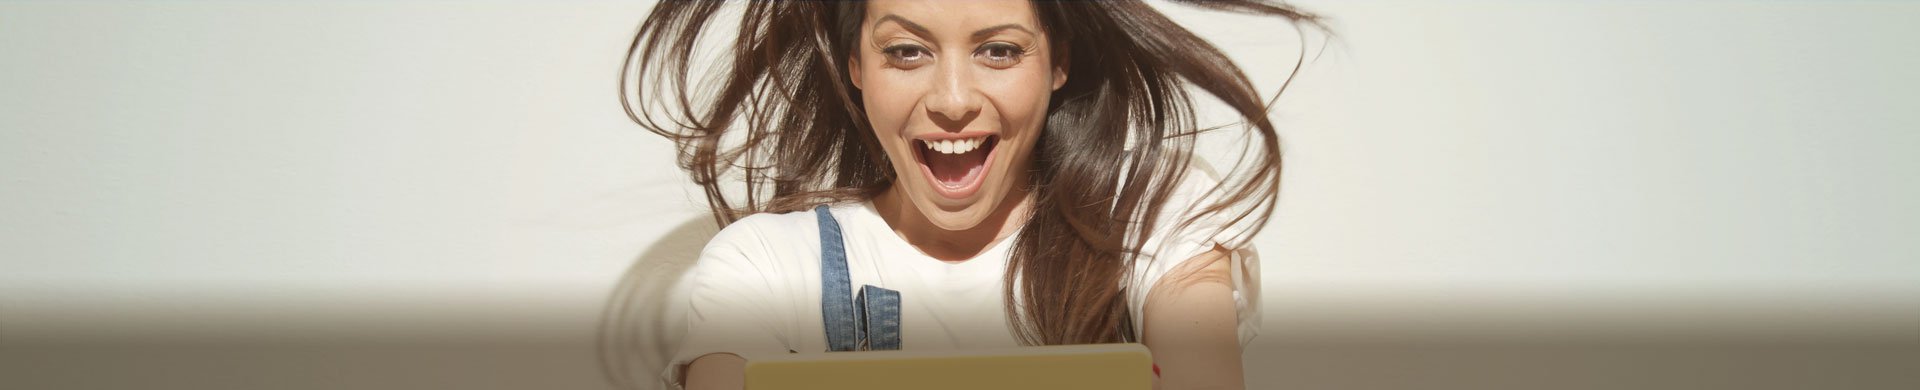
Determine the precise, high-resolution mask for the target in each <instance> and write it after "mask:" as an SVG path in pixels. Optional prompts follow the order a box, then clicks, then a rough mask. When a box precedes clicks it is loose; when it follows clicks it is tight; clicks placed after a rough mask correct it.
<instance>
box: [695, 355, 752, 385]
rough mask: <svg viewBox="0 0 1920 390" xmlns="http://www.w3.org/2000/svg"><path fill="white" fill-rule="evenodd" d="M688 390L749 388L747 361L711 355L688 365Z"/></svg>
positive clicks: (736, 356) (735, 356)
mask: <svg viewBox="0 0 1920 390" xmlns="http://www.w3.org/2000/svg"><path fill="white" fill-rule="evenodd" d="M685 378H686V380H687V383H686V388H687V390H741V389H745V388H746V387H747V359H745V358H741V357H740V355H735V354H731V353H709V354H706V355H701V356H700V358H698V359H693V362H692V363H687V375H686V376H685Z"/></svg>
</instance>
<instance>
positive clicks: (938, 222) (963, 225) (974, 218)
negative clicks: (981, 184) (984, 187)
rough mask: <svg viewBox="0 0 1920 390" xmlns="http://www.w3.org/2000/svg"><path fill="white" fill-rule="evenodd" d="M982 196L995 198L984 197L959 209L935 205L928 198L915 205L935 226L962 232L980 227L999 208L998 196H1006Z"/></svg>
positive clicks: (923, 198)
mask: <svg viewBox="0 0 1920 390" xmlns="http://www.w3.org/2000/svg"><path fill="white" fill-rule="evenodd" d="M981 195H993V196H982V197H981V199H978V200H976V201H974V202H972V203H968V204H965V205H960V206H958V208H952V207H955V206H951V205H940V204H935V203H936V202H935V201H933V200H929V199H928V198H926V197H921V198H920V199H916V200H915V203H918V206H919V208H920V210H921V213H922V214H925V215H926V216H927V220H928V221H930V222H933V225H934V226H938V227H940V229H942V230H950V231H962V230H968V229H973V228H975V227H978V226H980V223H981V222H983V221H986V220H987V217H988V216H991V215H993V211H994V209H995V208H997V206H999V203H1000V202H999V199H998V195H1004V194H981ZM935 196H937V195H935Z"/></svg>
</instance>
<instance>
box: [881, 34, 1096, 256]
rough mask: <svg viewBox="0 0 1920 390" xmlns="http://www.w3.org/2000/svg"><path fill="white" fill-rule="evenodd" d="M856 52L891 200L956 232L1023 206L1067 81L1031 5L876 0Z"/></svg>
mask: <svg viewBox="0 0 1920 390" xmlns="http://www.w3.org/2000/svg"><path fill="white" fill-rule="evenodd" d="M855 46H856V48H855V50H856V51H855V53H854V54H853V55H852V57H853V58H852V60H851V61H849V62H848V67H849V74H850V76H851V78H852V80H851V81H853V84H854V87H855V88H859V89H860V91H861V95H862V98H863V103H864V104H865V106H866V111H867V119H868V121H869V122H870V123H872V125H873V130H874V133H875V135H876V136H878V138H879V140H880V145H881V146H882V148H883V149H885V150H886V153H887V156H888V157H889V159H890V160H891V161H892V162H893V170H894V172H895V173H896V174H897V175H896V176H895V177H897V178H898V179H897V180H895V182H894V188H893V189H892V190H893V191H896V192H898V195H902V196H901V198H903V199H906V200H908V201H910V202H912V204H913V205H914V207H915V208H916V209H919V210H920V212H921V213H922V214H924V215H925V216H926V217H927V219H928V220H930V221H932V222H933V223H934V224H935V225H938V226H939V227H940V228H942V229H946V230H965V229H969V228H973V227H975V226H977V225H979V224H980V223H981V221H983V220H985V219H986V218H987V217H988V215H990V214H992V213H993V212H994V211H995V210H996V209H998V208H1000V207H1002V206H1006V205H1010V204H1011V203H1013V202H1018V201H1019V199H1008V198H1009V193H1012V192H1014V191H1015V190H1021V189H1022V188H1023V186H1025V185H1026V184H1027V183H1026V180H1027V169H1028V167H1029V166H1030V163H1029V161H1030V158H1031V157H1032V155H1033V145H1034V141H1035V140H1037V139H1039V135H1040V131H1041V127H1042V125H1043V124H1045V122H1046V112H1047V97H1048V95H1049V94H1050V93H1052V92H1053V90H1056V89H1059V88H1060V86H1061V85H1064V84H1065V83H1066V81H1067V78H1066V73H1065V71H1064V69H1063V68H1060V67H1056V64H1054V63H1052V60H1051V59H1052V56H1051V51H1052V50H1053V48H1052V47H1049V46H1048V44H1047V37H1046V35H1045V34H1044V33H1043V32H1042V31H1041V29H1040V23H1039V18H1038V17H1037V15H1035V14H1034V10H1033V6H1032V5H1031V4H1029V3H1028V1H1027V0H992V1H988V0H977V1H938V0H922V1H913V0H876V1H871V2H869V3H868V5H867V11H866V18H865V21H864V22H862V23H861V27H860V40H859V41H858V42H856V44H855ZM1020 193H1022V194H1024V190H1022V191H1020Z"/></svg>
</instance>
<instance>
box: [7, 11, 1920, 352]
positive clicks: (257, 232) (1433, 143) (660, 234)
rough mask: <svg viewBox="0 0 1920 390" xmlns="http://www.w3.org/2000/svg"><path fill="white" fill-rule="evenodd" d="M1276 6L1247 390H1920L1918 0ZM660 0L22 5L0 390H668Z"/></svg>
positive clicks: (1240, 45)
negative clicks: (1298, 20) (620, 387)
mask: <svg viewBox="0 0 1920 390" xmlns="http://www.w3.org/2000/svg"><path fill="white" fill-rule="evenodd" d="M1294 3H1295V4H1298V5H1300V6H1302V7H1305V8H1307V9H1309V10H1312V11H1315V12H1318V13H1321V14H1323V15H1325V16H1327V17H1329V18H1330V19H1329V23H1330V25H1331V26H1332V27H1333V32H1334V36H1333V37H1332V38H1331V39H1328V38H1327V37H1326V35H1325V34H1319V33H1316V32H1314V31H1307V32H1306V33H1305V35H1302V34H1301V32H1299V31H1296V30H1294V29H1293V28H1291V27H1289V26H1287V25H1285V24H1282V23H1279V22H1277V21H1273V20H1267V19H1259V18H1248V17H1240V16H1232V15H1222V14H1217V13H1208V12H1201V11H1196V10H1193V9H1190V8H1188V7H1183V6H1177V5H1167V4H1156V5H1158V6H1160V8H1162V9H1165V10H1167V11H1168V12H1169V13H1170V14H1171V15H1172V16H1173V17H1175V18H1176V19H1177V20H1180V21H1182V22H1184V23H1186V24H1187V25H1188V26H1190V27H1191V28H1193V29H1195V30H1196V31H1198V32H1200V33H1201V34H1202V35H1204V36H1206V37H1208V38H1210V39H1213V40H1214V42H1215V43H1217V44H1219V45H1221V46H1223V47H1224V48H1225V49H1226V50H1227V51H1228V52H1229V53H1231V54H1232V55H1233V56H1234V57H1235V58H1236V59H1237V60H1238V61H1240V63H1241V65H1242V66H1243V67H1245V68H1246V69H1247V70H1248V72H1249V73H1250V74H1251V76H1252V77H1253V78H1254V80H1255V81H1256V82H1257V83H1258V85H1259V86H1260V87H1261V88H1262V89H1263V90H1266V91H1272V90H1275V89H1277V88H1279V86H1280V83H1281V82H1283V81H1285V80H1286V77H1287V75H1288V74H1289V73H1290V72H1292V71H1293V70H1294V68H1295V60H1296V59H1297V58H1298V57H1299V56H1300V55H1301V54H1302V53H1305V54H1306V55H1307V56H1308V57H1309V59H1308V61H1307V63H1306V65H1305V67H1304V69H1302V70H1301V71H1300V73H1299V74H1298V76H1297V77H1296V78H1295V79H1294V81H1293V83H1292V84H1291V85H1290V86H1289V87H1288V89H1287V92H1286V94H1285V95H1283V97H1282V98H1281V101H1280V103H1279V105H1278V107H1277V108H1276V110H1275V117H1276V118H1277V120H1278V121H1279V123H1280V124H1281V127H1282V132H1283V136H1284V137H1285V138H1286V141H1285V142H1286V172H1285V183H1284V186H1285V188H1284V190H1283V193H1282V196H1281V202H1280V208H1279V210H1278V212H1277V214H1276V216H1275V218H1274V222H1273V224H1271V225H1269V226H1268V228H1267V229H1266V230H1265V231H1264V232H1263V233H1262V234H1261V235H1260V236H1259V237H1258V239H1257V240H1256V241H1255V242H1256V245H1257V246H1258V248H1259V250H1260V251H1261V253H1262V255H1263V260H1262V261H1263V263H1262V278H1263V280H1264V282H1263V284H1264V289H1263V302H1262V304H1263V305H1264V306H1263V308H1264V312H1265V314H1264V327H1263V328H1262V329H1263V330H1262V333H1261V336H1260V337H1259V338H1258V339H1256V340H1255V341H1254V344H1253V346H1252V347H1251V349H1249V350H1248V351H1247V353H1246V355H1245V356H1246V362H1245V364H1246V366H1247V373H1248V376H1249V388H1255V389H1269V388H1303V389H1436V388H1438V389H1485V388H1559V389H1614V388H1636V389H1647V388H1654V389H1700V388H1742V389H1807V388H1848V389H1914V388H1920V240H1916V239H1915V237H1920V202H1916V201H1915V199H1920V158H1915V157H1913V156H1912V154H1911V153H1913V151H1915V150H1920V110H1916V109H1915V107H1916V106H1920V93H1916V92H1915V91H1916V90H1917V89H1920V71H1916V70H1915V69H1920V50H1917V49H1916V48H1920V24H1916V23H1914V21H1915V20H1920V2H1902V1H1731V0H1716V1H1706V0H1700V1H1599V0H1594V1H1572V0H1563V1H1458V2H1454V1H1296V2H1294ZM650 4H651V3H650V2H646V1H558V2H534V1H471V2H454V1H335V2H322V1H262V2H234V1H58V2H46V1H10V0H9V1H0V388H9V389H37V388H46V389H90V388H134V387H138V388H144V389H188V388H196V389H204V388H278V389H323V388H454V387H459V388H466V389H512V388H546V389H563V388H573V389H605V388H613V387H614V386H615V385H616V384H619V383H644V384H650V383H651V382H650V381H651V377H650V376H651V375H652V374H653V371H655V370H657V368H653V367H651V366H650V365H651V364H657V363H656V360H657V357H656V356H654V355H653V352H650V351H652V350H657V349H659V348H660V347H661V345H662V343H663V342H664V341H662V340H671V339H672V338H673V335H674V332H677V331H679V330H678V329H676V328H675V327H674V326H672V323H673V321H672V319H673V318H675V317H674V316H675V309H676V308H675V307H673V306H672V305H671V304H668V303H669V302H672V301H673V299H672V298H673V294H674V293H675V291H676V290H675V283H676V282H677V281H678V280H679V279H678V271H681V270H684V269H685V266H686V261H688V260H691V259H690V258H689V256H691V255H692V254H693V253H697V251H698V249H699V247H700V246H701V245H703V244H704V241H705V237H706V236H708V235H711V234H712V231H713V229H714V228H713V227H712V225H711V222H709V221H708V220H707V216H706V215H707V214H706V212H705V211H704V207H705V204H704V203H702V201H701V199H700V198H699V195H698V189H697V187H694V186H692V185H691V184H690V183H689V182H688V180H686V178H685V176H684V175H683V174H682V173H681V172H680V171H678V170H677V169H675V168H674V166H673V156H674V152H673V150H672V145H671V144H670V143H668V142H667V141H665V140H664V139H662V138H659V137H657V136H654V135H652V134H650V133H647V132H646V131H644V130H642V129H641V128H639V127H638V126H635V125H633V124H631V123H630V122H628V121H627V119H626V117H625V116H624V115H623V114H622V112H621V109H620V106H619V104H618V102H617V100H616V99H617V95H616V89H615V86H616V83H615V77H616V76H617V74H618V70H619V66H620V64H621V61H622V54H624V51H625V49H626V45H627V44H628V41H629V40H630V39H631V37H632V36H631V34H632V33H633V31H634V29H635V27H636V26H637V25H638V22H639V20H640V19H641V18H642V17H643V16H644V15H645V13H646V12H647V10H648V8H649V7H650Z"/></svg>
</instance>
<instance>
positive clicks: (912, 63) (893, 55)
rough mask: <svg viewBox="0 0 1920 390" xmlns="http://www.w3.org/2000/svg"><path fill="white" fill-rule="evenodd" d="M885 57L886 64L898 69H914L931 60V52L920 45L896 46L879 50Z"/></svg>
mask: <svg viewBox="0 0 1920 390" xmlns="http://www.w3.org/2000/svg"><path fill="white" fill-rule="evenodd" d="M880 52H881V53H882V54H885V55H886V56H887V63H888V64H891V65H893V66H894V67H898V68H907V69H911V68H915V67H919V66H920V65H921V64H925V63H926V62H927V61H930V60H932V59H933V52H931V51H928V50H927V48H925V47H921V46H920V45H913V44H898V45H893V46H887V48H885V49H880Z"/></svg>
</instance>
